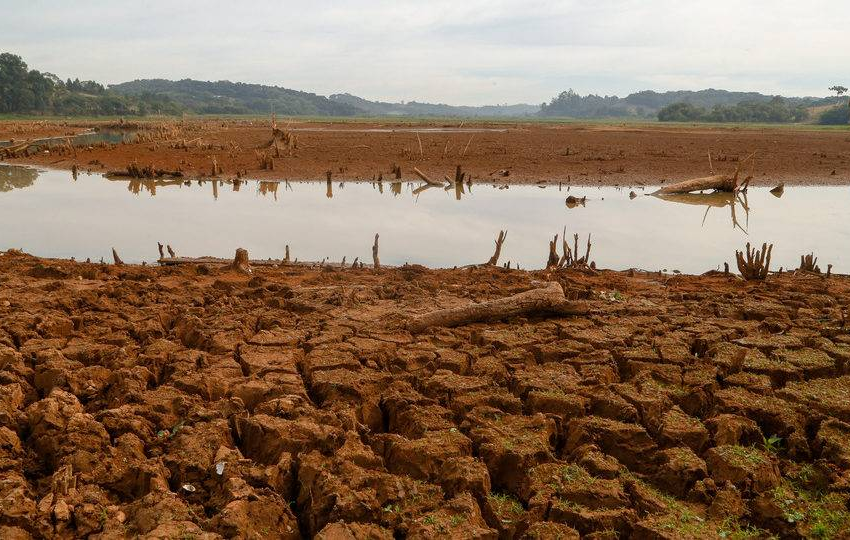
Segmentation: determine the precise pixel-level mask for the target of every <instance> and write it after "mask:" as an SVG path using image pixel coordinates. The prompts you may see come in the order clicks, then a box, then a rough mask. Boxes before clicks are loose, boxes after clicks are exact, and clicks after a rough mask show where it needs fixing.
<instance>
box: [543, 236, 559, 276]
mask: <svg viewBox="0 0 850 540" xmlns="http://www.w3.org/2000/svg"><path fill="white" fill-rule="evenodd" d="M559 260H560V259H559V258H558V235H557V234H556V235H555V238H554V239H553V240H549V259H548V260H547V261H546V268H554V267H556V266H558V261H559Z"/></svg>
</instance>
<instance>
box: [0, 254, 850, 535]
mask: <svg viewBox="0 0 850 540" xmlns="http://www.w3.org/2000/svg"><path fill="white" fill-rule="evenodd" d="M534 279H549V280H557V281H559V282H560V283H561V284H562V285H563V286H564V289H565V291H566V294H567V296H568V297H570V298H572V299H577V300H583V301H585V302H587V305H588V306H589V307H590V313H589V314H588V315H586V316H581V317H572V318H543V317H539V318H534V317H532V318H517V319H512V320H508V321H502V322H497V323H490V324H480V323H479V324H470V325H466V326H461V327H457V328H453V329H446V328H437V329H430V330H428V331H426V332H423V333H421V334H411V333H409V332H408V331H406V330H405V329H404V328H405V326H404V321H405V320H406V318H407V317H409V316H410V314H412V313H422V312H425V311H429V310H431V309H434V308H435V307H437V306H442V307H445V306H452V305H460V304H463V303H468V302H471V301H481V300H487V299H492V298H498V297H504V296H508V295H510V294H514V293H516V292H520V291H523V290H526V289H528V288H530V287H531V281H532V280H534ZM848 303H850V280H848V279H847V278H842V277H835V276H833V277H830V278H829V279H825V278H823V277H821V276H813V275H808V274H806V275H800V274H798V275H789V274H784V275H780V276H771V277H769V279H768V280H767V281H766V282H760V283H747V282H742V281H740V280H737V279H735V278H733V277H731V276H723V275H713V276H667V275H658V274H643V273H637V274H635V273H619V272H608V271H602V272H599V273H597V274H593V275H591V274H587V273H580V272H576V271H559V272H554V273H551V274H546V273H545V272H535V273H529V272H524V271H505V270H502V269H473V270H454V271H452V270H444V271H438V270H427V269H424V268H421V267H404V268H399V269H384V270H381V271H374V270H369V269H356V270H354V269H345V270H339V269H330V268H325V269H304V268H276V269H259V268H257V269H255V273H254V275H252V276H245V275H241V274H237V273H232V272H227V271H224V270H219V269H214V268H208V267H204V266H198V267H182V268H177V269H170V268H151V267H138V266H121V267H116V266H111V265H110V266H106V265H99V264H83V263H75V262H72V261H58V260H45V259H38V258H35V257H31V256H28V255H24V254H21V253H18V252H7V253H5V254H2V255H0V537H2V538H77V537H89V538H100V539H106V538H156V539H165V538H179V539H189V538H197V539H206V538H219V537H225V538H232V537H238V538H302V537H304V538H309V537H318V538H327V539H330V538H373V539H382V538H387V539H390V538H402V537H405V538H482V539H484V538H488V539H489V538H579V537H584V538H595V539H615V538H641V539H642V538H671V539H672V538H769V537H780V538H799V537H806V538H848V532H847V531H848V529H850V508H848V497H850V363H848V362H849V361H850V333H848V330H847V327H846V326H845V314H846V311H847V307H848Z"/></svg>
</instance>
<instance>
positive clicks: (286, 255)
mask: <svg viewBox="0 0 850 540" xmlns="http://www.w3.org/2000/svg"><path fill="white" fill-rule="evenodd" d="M283 262H285V263H288V262H289V244H286V250H285V251H284V255H283Z"/></svg>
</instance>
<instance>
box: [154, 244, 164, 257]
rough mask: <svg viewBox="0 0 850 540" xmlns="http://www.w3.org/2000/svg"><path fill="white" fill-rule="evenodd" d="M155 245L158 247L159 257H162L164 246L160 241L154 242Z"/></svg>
mask: <svg viewBox="0 0 850 540" xmlns="http://www.w3.org/2000/svg"><path fill="white" fill-rule="evenodd" d="M156 247H157V248H158V249H159V258H160V259H164V258H165V253H163V251H162V248H163V247H164V246H163V245H162V244H161V243H160V242H157V243H156Z"/></svg>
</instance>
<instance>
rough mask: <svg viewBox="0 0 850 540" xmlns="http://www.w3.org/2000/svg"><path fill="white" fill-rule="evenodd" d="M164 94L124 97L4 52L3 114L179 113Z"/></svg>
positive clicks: (0, 79)
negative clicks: (48, 70) (30, 63)
mask: <svg viewBox="0 0 850 540" xmlns="http://www.w3.org/2000/svg"><path fill="white" fill-rule="evenodd" d="M181 111H182V109H181V108H180V107H179V106H178V105H177V104H176V103H174V102H173V101H172V100H170V99H169V98H167V97H164V96H158V95H156V94H153V93H144V94H139V95H135V96H122V95H120V94H117V93H115V92H111V91H110V90H108V89H106V88H105V87H104V86H103V85H102V84H99V83H97V82H94V81H81V80H79V79H74V80H71V79H67V80H65V81H63V80H62V79H60V78H59V77H57V76H56V75H54V74H52V73H42V72H40V71H38V70H35V69H33V70H31V69H29V68H28V66H27V64H26V62H24V61H23V59H21V57H20V56H17V55H14V54H11V53H2V54H0V113H14V114H54V115H68V116H78V115H92V116H98V115H114V116H124V115H141V116H144V115H148V114H179V113H180V112H181Z"/></svg>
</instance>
